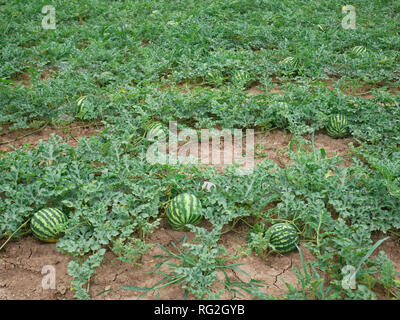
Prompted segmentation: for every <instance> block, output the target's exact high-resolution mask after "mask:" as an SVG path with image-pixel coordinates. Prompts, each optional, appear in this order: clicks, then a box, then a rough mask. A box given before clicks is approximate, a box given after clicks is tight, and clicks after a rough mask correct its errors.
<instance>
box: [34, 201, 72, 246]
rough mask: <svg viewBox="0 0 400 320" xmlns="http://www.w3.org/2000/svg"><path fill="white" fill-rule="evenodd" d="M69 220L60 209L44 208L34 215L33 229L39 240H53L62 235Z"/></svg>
mask: <svg viewBox="0 0 400 320" xmlns="http://www.w3.org/2000/svg"><path fill="white" fill-rule="evenodd" d="M67 221H68V220H67V216H66V215H65V214H64V213H62V212H61V211H60V210H58V209H53V208H49V209H42V210H40V211H38V212H36V213H35V214H34V215H33V217H32V220H31V230H32V233H33V235H34V236H35V237H37V238H38V239H39V240H42V241H47V242H53V241H56V240H57V239H58V238H59V237H60V236H61V233H62V228H63V226H64V225H65V223H66V222H67Z"/></svg>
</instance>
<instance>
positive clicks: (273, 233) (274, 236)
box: [266, 223, 300, 253]
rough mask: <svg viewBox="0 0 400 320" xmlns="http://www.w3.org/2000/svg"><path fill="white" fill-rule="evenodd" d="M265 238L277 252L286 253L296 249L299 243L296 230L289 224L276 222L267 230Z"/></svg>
mask: <svg viewBox="0 0 400 320" xmlns="http://www.w3.org/2000/svg"><path fill="white" fill-rule="evenodd" d="M266 235H267V238H268V241H269V244H270V245H271V246H272V247H273V249H275V250H277V251H278V252H279V253H287V252H290V251H293V250H295V249H296V245H298V244H299V242H300V240H299V235H298V234H297V230H296V228H295V227H293V226H292V225H291V224H288V223H277V224H274V225H272V226H271V227H270V228H269V229H268V230H267V233H266Z"/></svg>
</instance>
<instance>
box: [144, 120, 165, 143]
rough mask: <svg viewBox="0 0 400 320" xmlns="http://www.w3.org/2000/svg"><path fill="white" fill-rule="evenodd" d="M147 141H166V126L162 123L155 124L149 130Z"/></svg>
mask: <svg viewBox="0 0 400 320" xmlns="http://www.w3.org/2000/svg"><path fill="white" fill-rule="evenodd" d="M146 139H147V140H150V141H156V140H162V139H165V131H164V126H163V125H162V123H160V122H154V123H152V124H150V125H149V126H148V128H147V135H146Z"/></svg>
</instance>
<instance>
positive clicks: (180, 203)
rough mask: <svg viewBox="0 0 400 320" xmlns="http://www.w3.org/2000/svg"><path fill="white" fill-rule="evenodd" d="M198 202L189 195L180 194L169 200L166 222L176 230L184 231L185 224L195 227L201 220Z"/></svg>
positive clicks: (194, 197) (199, 203)
mask: <svg viewBox="0 0 400 320" xmlns="http://www.w3.org/2000/svg"><path fill="white" fill-rule="evenodd" d="M201 208H202V207H201V202H200V200H199V199H198V198H197V197H196V196H194V195H192V194H189V193H182V194H180V195H178V196H176V197H175V198H173V199H172V200H171V202H170V203H169V205H168V208H167V213H166V215H167V220H168V222H169V224H170V225H171V227H172V228H173V229H176V230H184V229H186V225H187V224H192V225H197V224H199V223H200V221H201V219H202V214H201Z"/></svg>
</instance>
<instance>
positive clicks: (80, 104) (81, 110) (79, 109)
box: [75, 96, 87, 119]
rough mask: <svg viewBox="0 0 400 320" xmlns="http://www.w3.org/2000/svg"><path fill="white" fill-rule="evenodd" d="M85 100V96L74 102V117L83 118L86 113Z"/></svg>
mask: <svg viewBox="0 0 400 320" xmlns="http://www.w3.org/2000/svg"><path fill="white" fill-rule="evenodd" d="M85 100H86V96H83V97H80V98H79V99H78V101H77V102H76V105H75V116H76V117H77V118H80V119H82V118H83V117H84V116H85V114H86V112H87V108H86V101H85Z"/></svg>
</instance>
